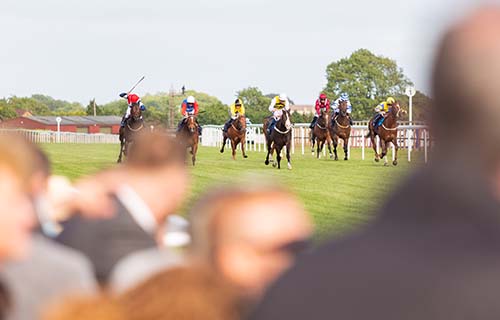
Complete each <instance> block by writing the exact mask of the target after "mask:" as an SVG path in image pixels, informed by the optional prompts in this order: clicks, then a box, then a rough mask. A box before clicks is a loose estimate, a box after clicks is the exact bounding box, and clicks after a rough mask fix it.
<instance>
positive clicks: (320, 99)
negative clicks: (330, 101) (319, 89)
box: [319, 93, 326, 103]
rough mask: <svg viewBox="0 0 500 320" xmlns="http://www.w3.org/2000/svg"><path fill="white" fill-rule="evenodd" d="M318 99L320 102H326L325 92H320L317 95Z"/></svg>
mask: <svg viewBox="0 0 500 320" xmlns="http://www.w3.org/2000/svg"><path fill="white" fill-rule="evenodd" d="M319 101H320V102H321V103H325V102H326V94H324V93H322V94H320V95H319Z"/></svg>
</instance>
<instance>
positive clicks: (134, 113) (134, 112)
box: [130, 103, 142, 121]
mask: <svg viewBox="0 0 500 320" xmlns="http://www.w3.org/2000/svg"><path fill="white" fill-rule="evenodd" d="M130 115H131V117H132V118H133V119H134V120H135V121H137V120H139V119H140V118H141V116H142V112H141V106H140V105H139V103H134V104H132V107H131V111H130Z"/></svg>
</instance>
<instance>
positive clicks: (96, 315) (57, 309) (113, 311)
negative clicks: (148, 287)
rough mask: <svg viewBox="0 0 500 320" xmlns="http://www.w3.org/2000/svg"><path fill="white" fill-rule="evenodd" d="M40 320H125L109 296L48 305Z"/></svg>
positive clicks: (117, 305)
mask: <svg viewBox="0 0 500 320" xmlns="http://www.w3.org/2000/svg"><path fill="white" fill-rule="evenodd" d="M41 319H42V320H126V319H127V318H125V317H124V314H123V312H122V310H121V308H120V306H119V304H118V303H117V302H116V300H115V299H114V298H112V297H109V296H104V295H101V296H96V297H92V298H71V299H67V300H66V301H65V302H64V303H57V304H53V305H50V306H49V307H47V308H46V310H45V311H44V312H43V315H42V317H41Z"/></svg>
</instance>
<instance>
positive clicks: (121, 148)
mask: <svg viewBox="0 0 500 320" xmlns="http://www.w3.org/2000/svg"><path fill="white" fill-rule="evenodd" d="M122 155H123V140H122V141H120V155H119V156H118V160H117V161H116V162H117V163H121V162H122Z"/></svg>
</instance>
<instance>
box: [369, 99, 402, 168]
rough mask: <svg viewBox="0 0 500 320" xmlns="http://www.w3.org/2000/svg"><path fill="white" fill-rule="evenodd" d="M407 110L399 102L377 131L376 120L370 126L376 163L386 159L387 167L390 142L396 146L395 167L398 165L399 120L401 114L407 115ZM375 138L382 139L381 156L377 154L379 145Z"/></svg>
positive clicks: (370, 136)
mask: <svg viewBox="0 0 500 320" xmlns="http://www.w3.org/2000/svg"><path fill="white" fill-rule="evenodd" d="M406 113H407V112H406V110H403V109H401V107H400V106H399V102H398V101H396V103H395V104H394V105H393V106H392V107H391V108H390V109H389V112H388V114H387V115H386V116H385V119H384V121H383V122H382V124H381V125H380V126H379V127H378V128H377V129H376V130H375V126H374V122H373V120H374V119H375V117H374V118H372V120H370V123H369V124H368V135H367V136H366V137H367V138H368V137H369V138H370V139H371V141H372V146H373V151H375V161H376V162H379V161H380V159H384V165H385V166H387V157H386V155H387V147H388V145H389V143H390V142H392V144H393V145H394V150H395V155H394V161H393V162H392V164H393V165H395V166H397V165H398V123H397V120H398V118H399V117H400V115H401V114H406ZM375 136H379V137H380V144H381V146H382V154H381V155H379V154H378V152H377V145H376V143H375Z"/></svg>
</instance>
